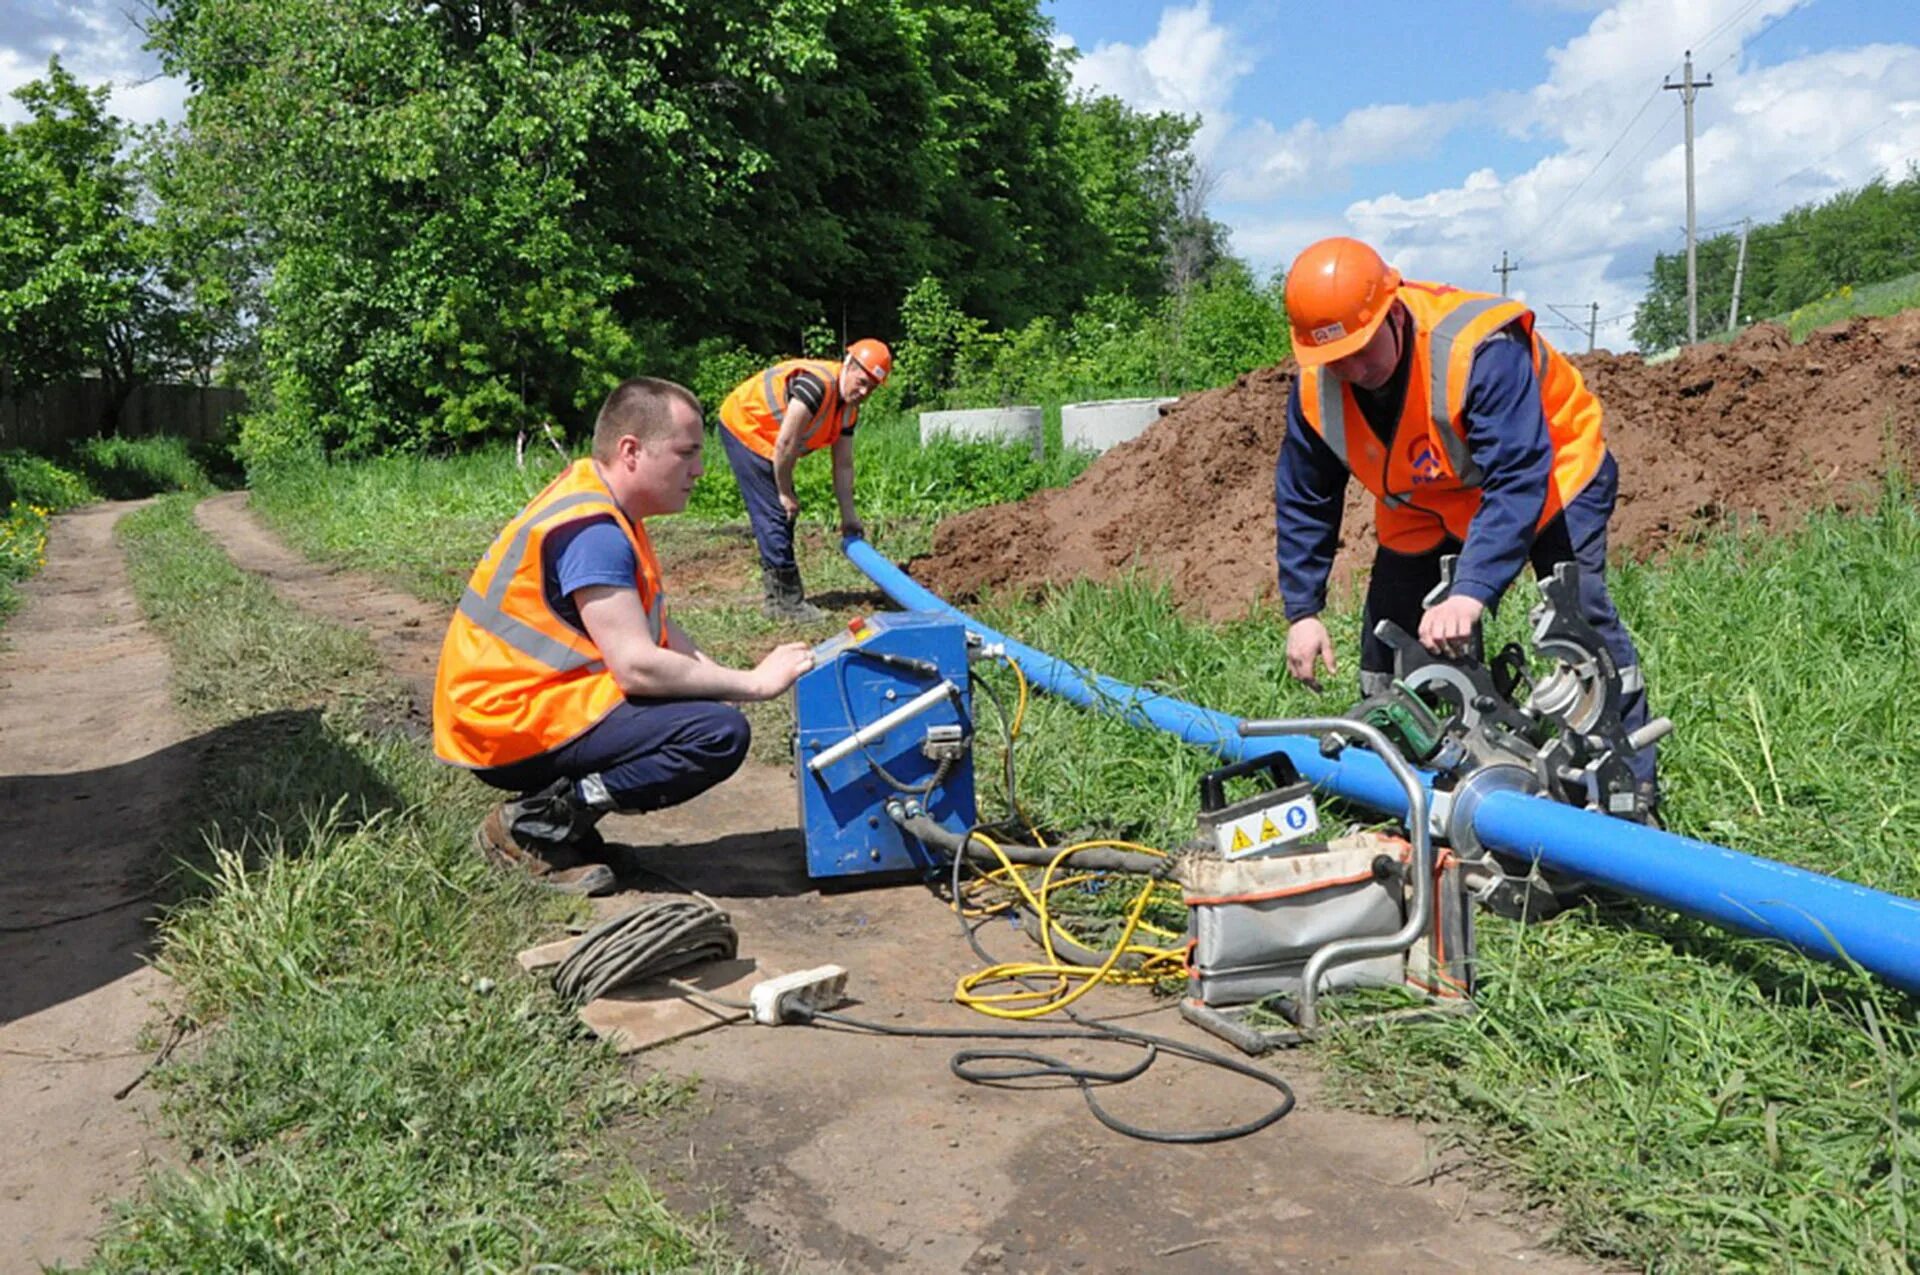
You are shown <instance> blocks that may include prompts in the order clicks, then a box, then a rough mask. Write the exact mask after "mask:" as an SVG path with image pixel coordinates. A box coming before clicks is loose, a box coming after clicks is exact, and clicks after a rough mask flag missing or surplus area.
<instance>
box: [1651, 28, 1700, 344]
mask: <svg viewBox="0 0 1920 1275" xmlns="http://www.w3.org/2000/svg"><path fill="white" fill-rule="evenodd" d="M1680 68H1681V69H1680V82H1679V83H1678V84H1675V83H1674V82H1673V81H1672V80H1668V81H1667V82H1666V83H1665V84H1663V85H1661V86H1660V87H1662V88H1668V89H1678V90H1679V91H1680V103H1681V105H1682V106H1684V107H1685V108H1686V117H1687V343H1688V344H1692V343H1693V342H1695V341H1698V340H1699V339H1700V291H1699V280H1698V276H1697V275H1696V274H1695V273H1694V258H1693V98H1694V94H1696V93H1698V92H1699V91H1700V90H1701V89H1710V88H1712V87H1713V77H1712V76H1711V75H1709V76H1708V77H1707V78H1706V79H1704V80H1696V79H1694V78H1693V50H1692V49H1688V50H1687V56H1686V60H1685V61H1684V62H1682V63H1681V64H1680Z"/></svg>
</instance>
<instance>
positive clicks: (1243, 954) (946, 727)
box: [795, 561, 1672, 1053]
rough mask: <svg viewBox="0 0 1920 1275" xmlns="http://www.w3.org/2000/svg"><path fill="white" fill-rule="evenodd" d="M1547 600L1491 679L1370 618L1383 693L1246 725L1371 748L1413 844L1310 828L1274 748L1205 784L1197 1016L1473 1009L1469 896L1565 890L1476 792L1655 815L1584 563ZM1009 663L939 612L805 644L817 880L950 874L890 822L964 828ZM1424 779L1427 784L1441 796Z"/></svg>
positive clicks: (1225, 1025)
mask: <svg viewBox="0 0 1920 1275" xmlns="http://www.w3.org/2000/svg"><path fill="white" fill-rule="evenodd" d="M1446 566H1447V567H1448V568H1449V569H1450V567H1451V561H1449V562H1448V563H1447V564H1446ZM1444 587H1445V585H1444V581H1443V585H1442V588H1443V589H1444ZM1540 592H1541V601H1540V604H1539V605H1538V606H1536V607H1535V608H1534V610H1533V611H1532V612H1531V613H1530V616H1529V622H1530V623H1529V631H1530V638H1531V645H1532V648H1533V649H1532V653H1531V657H1530V656H1529V654H1528V652H1526V651H1524V650H1522V649H1521V648H1520V647H1519V646H1518V644H1512V645H1509V646H1508V647H1507V648H1506V649H1504V650H1503V651H1501V652H1500V654H1499V655H1498V656H1497V657H1496V659H1495V661H1494V663H1493V666H1492V667H1491V668H1489V667H1487V666H1486V665H1483V664H1482V663H1480V662H1479V661H1477V660H1468V659H1439V658H1436V657H1433V656H1430V655H1429V654H1428V653H1427V652H1426V651H1425V650H1424V648H1422V647H1421V646H1420V645H1419V643H1418V642H1417V641H1415V640H1414V639H1413V638H1412V637H1410V636H1409V635H1408V634H1406V633H1405V632H1404V631H1403V630H1401V629H1400V628H1399V627H1398V626H1396V625H1394V624H1392V623H1391V622H1382V624H1381V625H1380V626H1379V629H1378V630H1377V632H1378V633H1379V636H1380V637H1381V638H1382V639H1383V640H1385V641H1386V642H1387V643H1388V645H1389V646H1391V647H1392V648H1393V650H1394V653H1395V677H1394V682H1393V684H1392V686H1391V688H1390V689H1389V690H1388V691H1386V692H1385V693H1383V694H1379V695H1374V696H1370V697H1369V698H1367V699H1365V700H1362V701H1361V702H1360V703H1359V704H1358V705H1356V706H1355V707H1354V708H1353V709H1352V710H1350V711H1349V712H1348V713H1347V714H1346V715H1344V716H1340V717H1324V718H1302V719H1285V720H1275V721H1248V722H1244V723H1242V725H1241V731H1242V733H1243V734H1245V735H1248V736H1271V735H1307V736H1313V737H1317V738H1318V739H1319V740H1320V741H1321V742H1320V747H1321V750H1322V752H1324V753H1327V754H1329V755H1334V754H1337V753H1338V752H1339V750H1341V749H1342V748H1346V747H1349V746H1362V747H1365V748H1367V749H1369V750H1371V751H1372V752H1374V753H1376V754H1377V755H1378V756H1379V757H1380V759H1381V760H1382V761H1383V762H1384V763H1385V764H1386V766H1387V767H1388V769H1389V770H1390V771H1391V772H1392V774H1393V775H1394V777H1395V778H1396V779H1397V780H1398V781H1399V783H1400V786H1401V788H1402V789H1403V790H1404V792H1405V793H1406V797H1407V807H1408V810H1409V812H1410V814H1409V818H1408V820H1407V824H1406V827H1407V833H1406V836H1405V837H1395V836H1386V835H1382V834H1378V833H1360V834H1355V835H1350V836H1344V837H1336V838H1333V839H1331V840H1323V839H1316V838H1315V834H1316V833H1318V832H1319V830H1320V823H1319V817H1318V812H1317V810H1316V808H1315V805H1314V799H1313V796H1312V792H1311V789H1310V786H1309V785H1308V784H1306V783H1305V782H1304V781H1302V780H1301V779H1300V777H1299V774H1298V772H1297V771H1296V770H1295V768H1294V766H1293V764H1292V762H1291V761H1290V760H1289V759H1288V758H1287V757H1286V756H1285V755H1283V754H1273V755H1270V756H1265V757H1260V758H1257V759H1255V760H1253V761H1249V762H1242V763H1239V764H1237V765H1233V766H1227V767H1224V768H1222V769H1219V770H1215V771H1213V772H1211V773H1209V774H1208V775H1206V776H1205V777H1204V778H1203V779H1202V781H1201V785H1200V810H1199V816H1198V824H1199V832H1200V835H1199V837H1198V839H1197V840H1196V841H1194V842H1193V843H1190V844H1189V845H1188V846H1186V847H1184V848H1183V849H1182V851H1181V853H1180V854H1179V855H1178V856H1177V860H1176V863H1175V866H1174V868H1173V871H1172V874H1171V875H1172V876H1173V878H1174V879H1175V880H1176V881H1178V883H1179V884H1180V886H1181V889H1182V893H1183V896H1184V898H1185V901H1186V904H1187V908H1188V933H1187V937H1188V940H1189V942H1188V961H1187V963H1188V988H1187V995H1186V996H1185V998H1183V1001H1182V1005H1181V1009H1182V1012H1183V1013H1184V1014H1185V1015H1186V1016H1187V1017H1188V1018H1189V1019H1191V1020H1192V1021H1194V1022H1196V1023H1197V1024H1199V1025H1201V1026H1203V1027H1205V1028H1206V1029H1207V1030H1209V1031H1212V1032H1214V1033H1216V1034H1218V1035H1220V1036H1222V1037H1223V1038H1225V1039H1227V1040H1229V1041H1231V1042H1232V1043H1234V1044H1235V1045H1237V1046H1239V1047H1240V1048H1242V1049H1244V1050H1247V1051H1249V1052H1256V1053H1257V1052H1262V1051H1264V1050H1266V1049H1268V1048H1271V1047H1272V1046H1273V1045H1275V1044H1283V1043H1293V1042H1296V1041H1300V1040H1305V1039H1310V1038H1311V1037H1312V1036H1314V1035H1315V1034H1316V1033H1317V1032H1318V1031H1319V1030H1320V1029H1321V1027H1322V1026H1323V1016H1322V1014H1321V1012H1320V1011H1321V1001H1322V1000H1323V999H1324V998H1325V997H1326V996H1327V995H1328V994H1329V993H1333V992H1340V991H1348V990H1350V989H1359V988H1392V989H1397V990H1398V991H1400V992H1403V993H1406V995H1402V996H1398V997H1395V998H1393V999H1394V1001H1396V1002H1397V1003H1393V1004H1390V1005H1389V1006H1388V1007H1387V1008H1385V1009H1383V1010H1380V1011H1379V1012H1378V1013H1368V1014H1359V1013H1357V1012H1356V1013H1350V1014H1345V1015H1343V1017H1344V1018H1345V1019H1346V1021H1353V1019H1354V1018H1356V1017H1365V1018H1377V1017H1381V1016H1404V1015H1414V1014H1431V1013H1435V1012H1447V1011H1452V1010H1460V1009H1465V1008H1468V1007H1470V1005H1471V995H1472V990H1473V963H1474V933H1473V907H1472V905H1473V903H1474V902H1476V901H1477V902H1480V903H1482V904H1485V905H1487V906H1489V907H1491V908H1493V909H1494V910H1496V911H1499V912H1501V913H1503V914H1506V915H1511V916H1519V917H1537V916H1541V915H1546V914H1549V913H1551V912H1552V911H1553V910H1556V909H1557V908H1558V907H1559V906H1561V901H1562V900H1563V899H1564V898H1565V897H1566V896H1567V895H1568V894H1569V893H1570V892H1574V891H1577V890H1578V888H1579V883H1578V882H1571V881H1567V880H1563V879H1554V878H1553V877H1551V876H1550V875H1546V874H1542V873H1541V871H1540V870H1539V867H1538V865H1537V864H1533V863H1517V862H1513V861H1510V860H1509V861H1503V860H1501V859H1500V858H1497V857H1496V856H1495V855H1493V854H1492V853H1490V852H1488V851H1487V850H1485V849H1484V848H1483V847H1482V846H1481V845H1480V844H1479V842H1478V839H1477V838H1476V837H1475V836H1474V835H1473V812H1474V809H1475V807H1476V806H1477V805H1478V803H1479V801H1480V800H1481V799H1482V798H1484V796H1485V795H1486V794H1487V793H1489V792H1494V791H1519V792H1526V793H1533V794H1539V795H1543V796H1547V797H1551V798H1553V799H1555V800H1559V801H1564V802H1569V803H1571V804H1574V805H1579V806H1583V807H1586V808H1588V809H1594V810H1600V811H1604V812H1607V813H1610V814H1615V815H1619V816H1622V817H1626V818H1646V817H1648V814H1649V812H1648V811H1647V810H1646V808H1645V806H1644V804H1643V803H1644V795H1643V794H1639V793H1638V792H1637V791H1636V790H1635V787H1634V784H1633V780H1632V777H1631V775H1630V773H1629V772H1628V770H1627V766H1626V758H1627V757H1628V755H1629V754H1630V753H1631V752H1632V751H1634V750H1637V749H1639V748H1642V747H1645V746H1646V745H1647V744H1650V743H1652V742H1653V741H1654V740H1657V739H1659V738H1660V737H1661V736H1662V735H1664V734H1666V733H1667V732H1668V731H1670V730H1671V729H1672V727H1671V723H1669V722H1667V721H1665V720H1664V719H1660V720H1657V721H1655V722H1653V723H1651V724H1650V725H1649V726H1647V727H1644V728H1642V730H1641V731H1639V732H1637V733H1631V734H1630V733H1628V732H1626V731H1625V730H1624V729H1623V727H1622V725H1621V722H1620V714H1619V705H1620V700H1621V695H1622V688H1621V682H1620V677H1619V673H1618V670H1617V668H1616V667H1615V665H1614V662H1613V660H1612V658H1611V656H1610V655H1609V654H1608V652H1607V650H1606V647H1605V645H1604V644H1603V643H1602V642H1601V641H1600V639H1599V636H1598V634H1596V633H1595V632H1594V631H1593V629H1592V628H1591V626H1589V625H1588V624H1587V623H1586V622H1585V621H1584V620H1583V619H1582V618H1581V616H1580V612H1579V608H1578V605H1577V599H1578V596H1579V577H1578V569H1577V568H1576V567H1575V566H1573V565H1572V564H1562V565H1561V566H1560V567H1559V568H1558V569H1557V570H1556V571H1555V572H1554V573H1553V575H1552V576H1551V577H1550V578H1548V579H1545V580H1542V581H1541V582H1540ZM1001 654H1002V652H1000V651H999V650H997V649H994V648H990V647H987V646H984V645H983V644H982V643H981V641H980V640H979V638H978V637H977V636H976V635H971V634H969V633H968V632H967V631H966V628H965V626H964V624H963V623H962V622H960V621H959V620H957V619H954V618H953V617H950V616H947V615H942V614H937V613H931V612H895V613H887V614H880V615H875V616H873V617H871V618H868V619H862V620H856V621H854V622H853V623H852V624H851V625H849V626H848V628H847V630H846V631H845V632H842V633H840V634H838V635H837V636H835V637H833V638H831V639H830V640H828V641H826V642H823V643H821V644H820V645H819V646H817V647H816V648H815V649H814V667H813V668H812V669H811V670H810V671H809V672H807V673H806V674H805V675H804V676H802V677H801V679H800V681H799V683H798V685H797V686H796V688H795V706H796V715H797V718H798V722H797V727H798V729H797V733H796V739H795V762H796V771H797V774H798V776H799V786H800V822H801V826H802V828H804V830H805V834H806V843H807V870H808V873H809V874H810V875H811V876H812V877H814V878H816V879H835V878H838V879H845V878H854V877H861V876H868V875H873V874H887V875H890V876H893V877H896V878H898V877H900V876H903V875H915V874H917V875H921V876H930V875H932V874H934V873H936V872H944V871H946V870H947V869H948V867H949V866H950V864H951V857H950V856H951V851H950V850H949V849H940V848H936V847H931V846H929V845H927V844H926V843H925V842H923V841H922V840H921V839H920V838H918V837H916V836H914V835H913V834H911V833H909V832H908V831H907V830H906V829H905V828H904V827H903V826H902V823H903V820H902V819H901V818H900V812H901V811H902V810H903V809H905V810H910V811H912V812H913V813H914V814H915V815H924V817H925V818H926V819H929V820H931V821H932V822H933V823H937V824H938V825H939V826H940V829H941V830H943V831H944V832H946V833H948V834H950V835H951V837H953V838H954V839H956V840H958V841H964V839H965V838H966V836H967V834H968V832H969V830H970V829H972V828H973V827H974V826H975V824H976V821H977V818H978V814H977V809H976V798H975V789H974V775H973V765H972V747H973V735H974V730H973V717H972V690H971V679H970V676H969V672H968V670H969V666H970V662H971V660H974V659H979V658H997V657H999V656H1000V655H1001ZM1533 661H1540V662H1542V664H1543V666H1544V667H1546V668H1547V669H1548V671H1547V672H1546V673H1545V675H1544V676H1542V677H1540V678H1539V679H1538V680H1532V679H1530V677H1529V675H1528V669H1529V667H1530V665H1531V663H1532V662H1533ZM1416 766H1419V767H1424V768H1426V769H1428V770H1430V771H1433V772H1435V773H1434V775H1433V781H1432V792H1431V793H1429V791H1428V789H1427V787H1426V785H1425V784H1423V783H1422V779H1421V776H1420V774H1419V773H1418V772H1417V771H1416V770H1415V767H1416ZM1250 782H1251V783H1252V784H1253V785H1254V786H1255V791H1253V792H1251V793H1250V794H1249V795H1246V796H1243V797H1239V798H1233V797H1231V795H1230V793H1229V786H1230V785H1240V786H1245V785H1247V784H1248V783H1250ZM923 827H924V825H923ZM928 831H931V830H930V829H929V830H928ZM1436 837H1439V838H1441V839H1443V840H1444V841H1445V842H1446V843H1447V845H1446V846H1445V847H1437V846H1436V845H1435V838H1436ZM1356 1005H1357V1003H1356Z"/></svg>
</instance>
